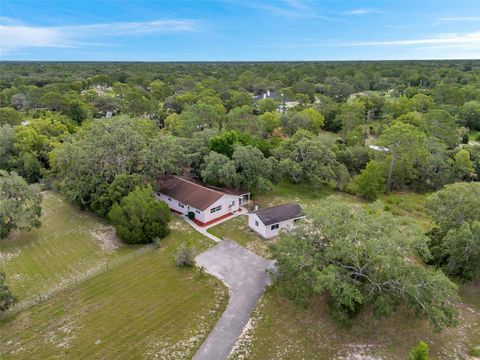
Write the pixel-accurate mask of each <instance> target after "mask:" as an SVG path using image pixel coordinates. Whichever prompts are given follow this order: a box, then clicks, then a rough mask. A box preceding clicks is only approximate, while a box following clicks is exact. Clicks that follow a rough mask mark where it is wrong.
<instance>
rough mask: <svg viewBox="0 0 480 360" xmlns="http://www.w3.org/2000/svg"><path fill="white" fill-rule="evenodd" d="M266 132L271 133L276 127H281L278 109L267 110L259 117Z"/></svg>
mask: <svg viewBox="0 0 480 360" xmlns="http://www.w3.org/2000/svg"><path fill="white" fill-rule="evenodd" d="M258 121H259V122H260V124H262V126H263V129H264V130H265V132H266V133H267V134H268V135H270V134H272V133H273V131H274V130H275V129H277V128H278V127H280V115H279V114H278V113H277V112H276V111H271V112H265V113H263V114H262V115H260V116H259V117H258Z"/></svg>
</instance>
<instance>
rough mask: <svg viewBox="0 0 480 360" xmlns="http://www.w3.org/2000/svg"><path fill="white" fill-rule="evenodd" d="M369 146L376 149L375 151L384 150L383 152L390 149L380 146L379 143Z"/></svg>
mask: <svg viewBox="0 0 480 360" xmlns="http://www.w3.org/2000/svg"><path fill="white" fill-rule="evenodd" d="M368 147H369V148H370V149H372V150H375V151H383V152H387V151H389V149H388V148H386V147H383V146H378V145H368Z"/></svg>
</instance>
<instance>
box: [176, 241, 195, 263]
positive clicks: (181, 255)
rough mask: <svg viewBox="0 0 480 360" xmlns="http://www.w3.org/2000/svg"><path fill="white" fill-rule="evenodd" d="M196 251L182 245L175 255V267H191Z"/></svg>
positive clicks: (192, 247) (193, 248)
mask: <svg viewBox="0 0 480 360" xmlns="http://www.w3.org/2000/svg"><path fill="white" fill-rule="evenodd" d="M196 253H197V250H196V249H195V247H194V246H191V245H189V244H186V243H185V244H182V245H180V247H179V248H178V249H177V252H176V254H175V264H177V266H193V265H194V264H195V255H196Z"/></svg>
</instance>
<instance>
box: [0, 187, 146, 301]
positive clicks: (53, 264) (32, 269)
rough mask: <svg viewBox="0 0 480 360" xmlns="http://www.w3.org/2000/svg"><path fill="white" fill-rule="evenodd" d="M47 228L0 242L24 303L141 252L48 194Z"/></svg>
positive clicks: (0, 259) (1, 262)
mask: <svg viewBox="0 0 480 360" xmlns="http://www.w3.org/2000/svg"><path fill="white" fill-rule="evenodd" d="M41 221H42V226H41V227H40V228H39V229H35V230H32V231H29V232H15V233H11V234H10V235H9V236H8V237H7V238H6V239H2V240H0V269H1V271H3V272H5V273H6V274H7V282H8V284H9V285H10V287H11V289H12V291H13V292H14V293H15V294H16V295H17V296H18V298H19V301H22V300H25V299H28V298H30V297H32V296H37V295H38V293H44V292H49V291H50V290H52V289H53V288H56V287H61V286H62V285H64V284H65V283H71V282H72V281H73V277H74V276H82V275H83V274H85V273H86V272H92V271H95V269H98V268H100V267H105V262H106V261H109V260H112V259H115V258H118V257H120V256H123V255H126V254H128V253H129V252H131V251H133V250H135V249H138V247H136V246H126V245H122V244H121V243H120V241H119V240H118V239H117V238H116V236H115V232H114V230H113V228H112V227H111V226H109V225H108V224H107V223H106V222H105V221H103V220H102V219H100V218H98V217H96V216H94V215H92V214H91V213H88V212H83V211H80V210H78V209H77V208H75V207H74V206H72V205H70V204H69V203H68V202H67V201H66V200H65V199H64V198H63V196H62V195H60V194H58V193H55V192H52V191H45V192H43V201H42V217H41Z"/></svg>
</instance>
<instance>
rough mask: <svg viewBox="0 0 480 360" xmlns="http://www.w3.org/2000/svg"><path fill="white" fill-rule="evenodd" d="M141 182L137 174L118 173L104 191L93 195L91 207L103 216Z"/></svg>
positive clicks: (140, 177)
mask: <svg viewBox="0 0 480 360" xmlns="http://www.w3.org/2000/svg"><path fill="white" fill-rule="evenodd" d="M141 183H142V176H141V175H139V174H118V175H116V176H115V178H114V179H113V181H112V183H111V184H109V185H108V186H107V189H106V191H104V192H101V193H98V192H97V193H96V194H94V195H93V200H92V209H93V211H95V212H96V213H97V214H98V215H100V216H102V217H105V216H107V214H108V212H109V211H110V209H111V207H112V206H113V204H115V203H119V202H120V201H121V200H122V199H123V198H124V197H125V196H127V195H128V194H129V193H130V192H132V191H133V190H134V189H135V188H136V187H137V186H140V185H141Z"/></svg>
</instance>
